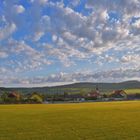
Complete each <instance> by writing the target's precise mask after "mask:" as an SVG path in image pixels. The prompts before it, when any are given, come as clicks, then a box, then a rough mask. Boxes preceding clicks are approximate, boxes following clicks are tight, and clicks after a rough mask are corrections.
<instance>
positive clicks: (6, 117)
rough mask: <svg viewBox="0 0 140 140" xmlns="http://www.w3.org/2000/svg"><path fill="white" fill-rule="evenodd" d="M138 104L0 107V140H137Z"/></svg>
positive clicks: (139, 127)
mask: <svg viewBox="0 0 140 140" xmlns="http://www.w3.org/2000/svg"><path fill="white" fill-rule="evenodd" d="M139 122H140V102H139V101H122V102H104V103H103V102H97V103H77V104H38V105H0V140H139V139H140V123H139Z"/></svg>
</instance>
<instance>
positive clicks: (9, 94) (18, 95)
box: [8, 92, 21, 101]
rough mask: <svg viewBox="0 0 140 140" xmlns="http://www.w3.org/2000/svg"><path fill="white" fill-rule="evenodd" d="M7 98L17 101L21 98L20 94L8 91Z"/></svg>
mask: <svg viewBox="0 0 140 140" xmlns="http://www.w3.org/2000/svg"><path fill="white" fill-rule="evenodd" d="M8 98H9V99H13V100H16V101H19V100H20V98H21V95H20V94H19V93H17V92H10V93H8Z"/></svg>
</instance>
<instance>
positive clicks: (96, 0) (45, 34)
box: [0, 0, 140, 87]
mask: <svg viewBox="0 0 140 140" xmlns="http://www.w3.org/2000/svg"><path fill="white" fill-rule="evenodd" d="M126 80H140V0H0V86H5V87H11V86H20V87H21V86H22V87H30V86H31V87H32V86H53V85H61V84H68V83H73V82H121V81H126Z"/></svg>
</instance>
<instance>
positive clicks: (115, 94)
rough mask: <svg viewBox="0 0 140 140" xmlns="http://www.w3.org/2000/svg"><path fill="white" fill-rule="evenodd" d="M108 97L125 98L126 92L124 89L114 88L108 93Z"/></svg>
mask: <svg viewBox="0 0 140 140" xmlns="http://www.w3.org/2000/svg"><path fill="white" fill-rule="evenodd" d="M110 98H112V99H115V100H125V99H127V94H126V92H125V91H124V90H114V91H113V92H112V93H111V94H110Z"/></svg>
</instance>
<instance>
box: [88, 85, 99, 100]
mask: <svg viewBox="0 0 140 140" xmlns="http://www.w3.org/2000/svg"><path fill="white" fill-rule="evenodd" d="M87 98H88V99H100V98H102V96H101V93H100V91H99V88H98V87H96V90H95V91H91V92H90V93H88V94H87Z"/></svg>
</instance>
